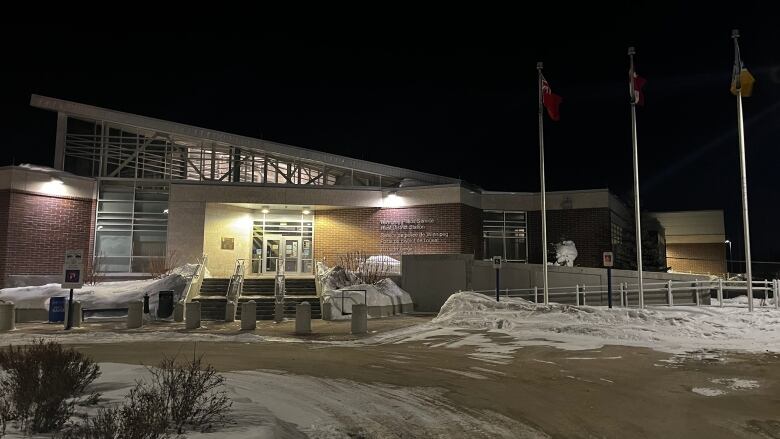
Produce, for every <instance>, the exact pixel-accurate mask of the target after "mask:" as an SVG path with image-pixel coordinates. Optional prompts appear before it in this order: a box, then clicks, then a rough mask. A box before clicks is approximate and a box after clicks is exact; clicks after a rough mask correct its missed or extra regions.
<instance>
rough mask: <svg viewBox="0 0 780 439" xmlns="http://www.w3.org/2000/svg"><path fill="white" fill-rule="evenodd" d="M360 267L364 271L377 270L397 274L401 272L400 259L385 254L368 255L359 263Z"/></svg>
mask: <svg viewBox="0 0 780 439" xmlns="http://www.w3.org/2000/svg"><path fill="white" fill-rule="evenodd" d="M360 268H361V269H362V270H364V271H371V270H378V271H384V272H386V273H387V274H388V275H394V276H398V275H400V274H401V261H399V260H398V259H394V258H391V257H390V256H385V255H382V256H370V257H368V258H366V260H365V261H364V262H361V263H360Z"/></svg>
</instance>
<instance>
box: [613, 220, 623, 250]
mask: <svg viewBox="0 0 780 439" xmlns="http://www.w3.org/2000/svg"><path fill="white" fill-rule="evenodd" d="M622 244H623V228H622V227H620V226H619V225H617V224H615V223H612V245H613V246H615V245H622Z"/></svg>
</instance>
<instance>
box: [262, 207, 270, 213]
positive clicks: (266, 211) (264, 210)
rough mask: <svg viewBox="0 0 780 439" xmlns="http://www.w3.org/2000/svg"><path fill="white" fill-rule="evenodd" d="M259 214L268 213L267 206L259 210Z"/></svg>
mask: <svg viewBox="0 0 780 439" xmlns="http://www.w3.org/2000/svg"><path fill="white" fill-rule="evenodd" d="M260 212H263V213H268V212H270V210H269V209H268V206H263V208H262V209H261V210H260Z"/></svg>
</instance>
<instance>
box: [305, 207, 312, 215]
mask: <svg viewBox="0 0 780 439" xmlns="http://www.w3.org/2000/svg"><path fill="white" fill-rule="evenodd" d="M310 213H311V210H309V208H308V207H304V208H303V214H304V215H308V214H310Z"/></svg>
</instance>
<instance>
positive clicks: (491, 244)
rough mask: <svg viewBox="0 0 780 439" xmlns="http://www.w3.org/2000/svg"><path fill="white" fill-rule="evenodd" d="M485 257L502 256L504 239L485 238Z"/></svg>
mask: <svg viewBox="0 0 780 439" xmlns="http://www.w3.org/2000/svg"><path fill="white" fill-rule="evenodd" d="M484 256H485V258H486V259H491V258H492V257H493V256H501V257H502V258H503V257H504V240H503V239H501V238H485V255H484Z"/></svg>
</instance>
